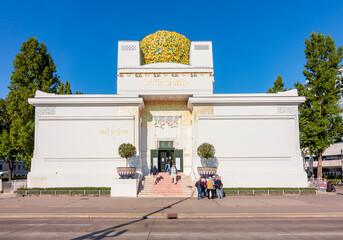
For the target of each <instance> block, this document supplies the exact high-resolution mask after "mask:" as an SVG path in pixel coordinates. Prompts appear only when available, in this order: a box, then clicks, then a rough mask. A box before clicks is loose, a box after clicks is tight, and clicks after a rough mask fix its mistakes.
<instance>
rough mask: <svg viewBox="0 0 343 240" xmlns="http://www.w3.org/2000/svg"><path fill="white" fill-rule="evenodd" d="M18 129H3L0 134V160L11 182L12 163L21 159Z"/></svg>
mask: <svg viewBox="0 0 343 240" xmlns="http://www.w3.org/2000/svg"><path fill="white" fill-rule="evenodd" d="M18 132H19V131H18V129H15V128H11V129H9V130H8V129H3V131H2V132H1V133H0V158H1V159H2V160H3V161H4V162H5V164H6V165H7V169H8V179H9V180H12V174H13V167H14V163H15V162H16V161H18V160H20V159H21V157H22V148H21V143H20V142H19V141H18V140H17V139H18Z"/></svg>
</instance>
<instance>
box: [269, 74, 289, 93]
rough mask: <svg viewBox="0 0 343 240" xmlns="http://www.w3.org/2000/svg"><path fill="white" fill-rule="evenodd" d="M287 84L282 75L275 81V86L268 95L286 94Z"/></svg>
mask: <svg viewBox="0 0 343 240" xmlns="http://www.w3.org/2000/svg"><path fill="white" fill-rule="evenodd" d="M284 86H285V83H284V82H283V80H282V77H281V75H280V74H279V75H278V76H277V79H276V80H275V81H274V86H273V87H272V88H269V89H268V90H267V93H277V92H284V91H287V90H288V89H287V88H284Z"/></svg>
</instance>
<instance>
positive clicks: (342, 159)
mask: <svg viewBox="0 0 343 240" xmlns="http://www.w3.org/2000/svg"><path fill="white" fill-rule="evenodd" d="M341 167H342V172H341V177H342V178H343V149H341Z"/></svg>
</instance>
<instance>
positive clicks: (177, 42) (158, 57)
mask: <svg viewBox="0 0 343 240" xmlns="http://www.w3.org/2000/svg"><path fill="white" fill-rule="evenodd" d="M190 46H191V41H189V40H188V39H187V38H186V37H185V36H183V35H181V34H179V33H177V32H169V31H157V32H155V33H153V34H150V35H148V36H146V37H145V38H144V39H143V40H142V41H141V42H140V48H141V64H142V65H144V64H150V63H158V62H160V63H163V62H173V63H182V64H189V49H190Z"/></svg>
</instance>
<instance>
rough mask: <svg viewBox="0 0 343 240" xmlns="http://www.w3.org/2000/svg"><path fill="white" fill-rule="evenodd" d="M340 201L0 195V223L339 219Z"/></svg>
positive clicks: (319, 198) (316, 198) (320, 198)
mask: <svg viewBox="0 0 343 240" xmlns="http://www.w3.org/2000/svg"><path fill="white" fill-rule="evenodd" d="M342 200H343V195H310V196H298V195H293V196H292V195H288V196H229V197H226V198H223V199H214V200H208V199H201V200H197V199H196V198H110V197H87V196H85V197H69V196H66V197H35V196H32V197H20V196H16V195H7V196H4V195H0V218H18V217H20V218H22V217H26V218H48V217H69V218H76V217H80V218H167V215H168V214H177V215H178V218H231V217H275V216H277V217H320V216H326V217H327V216H337V217H343V201H342Z"/></svg>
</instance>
